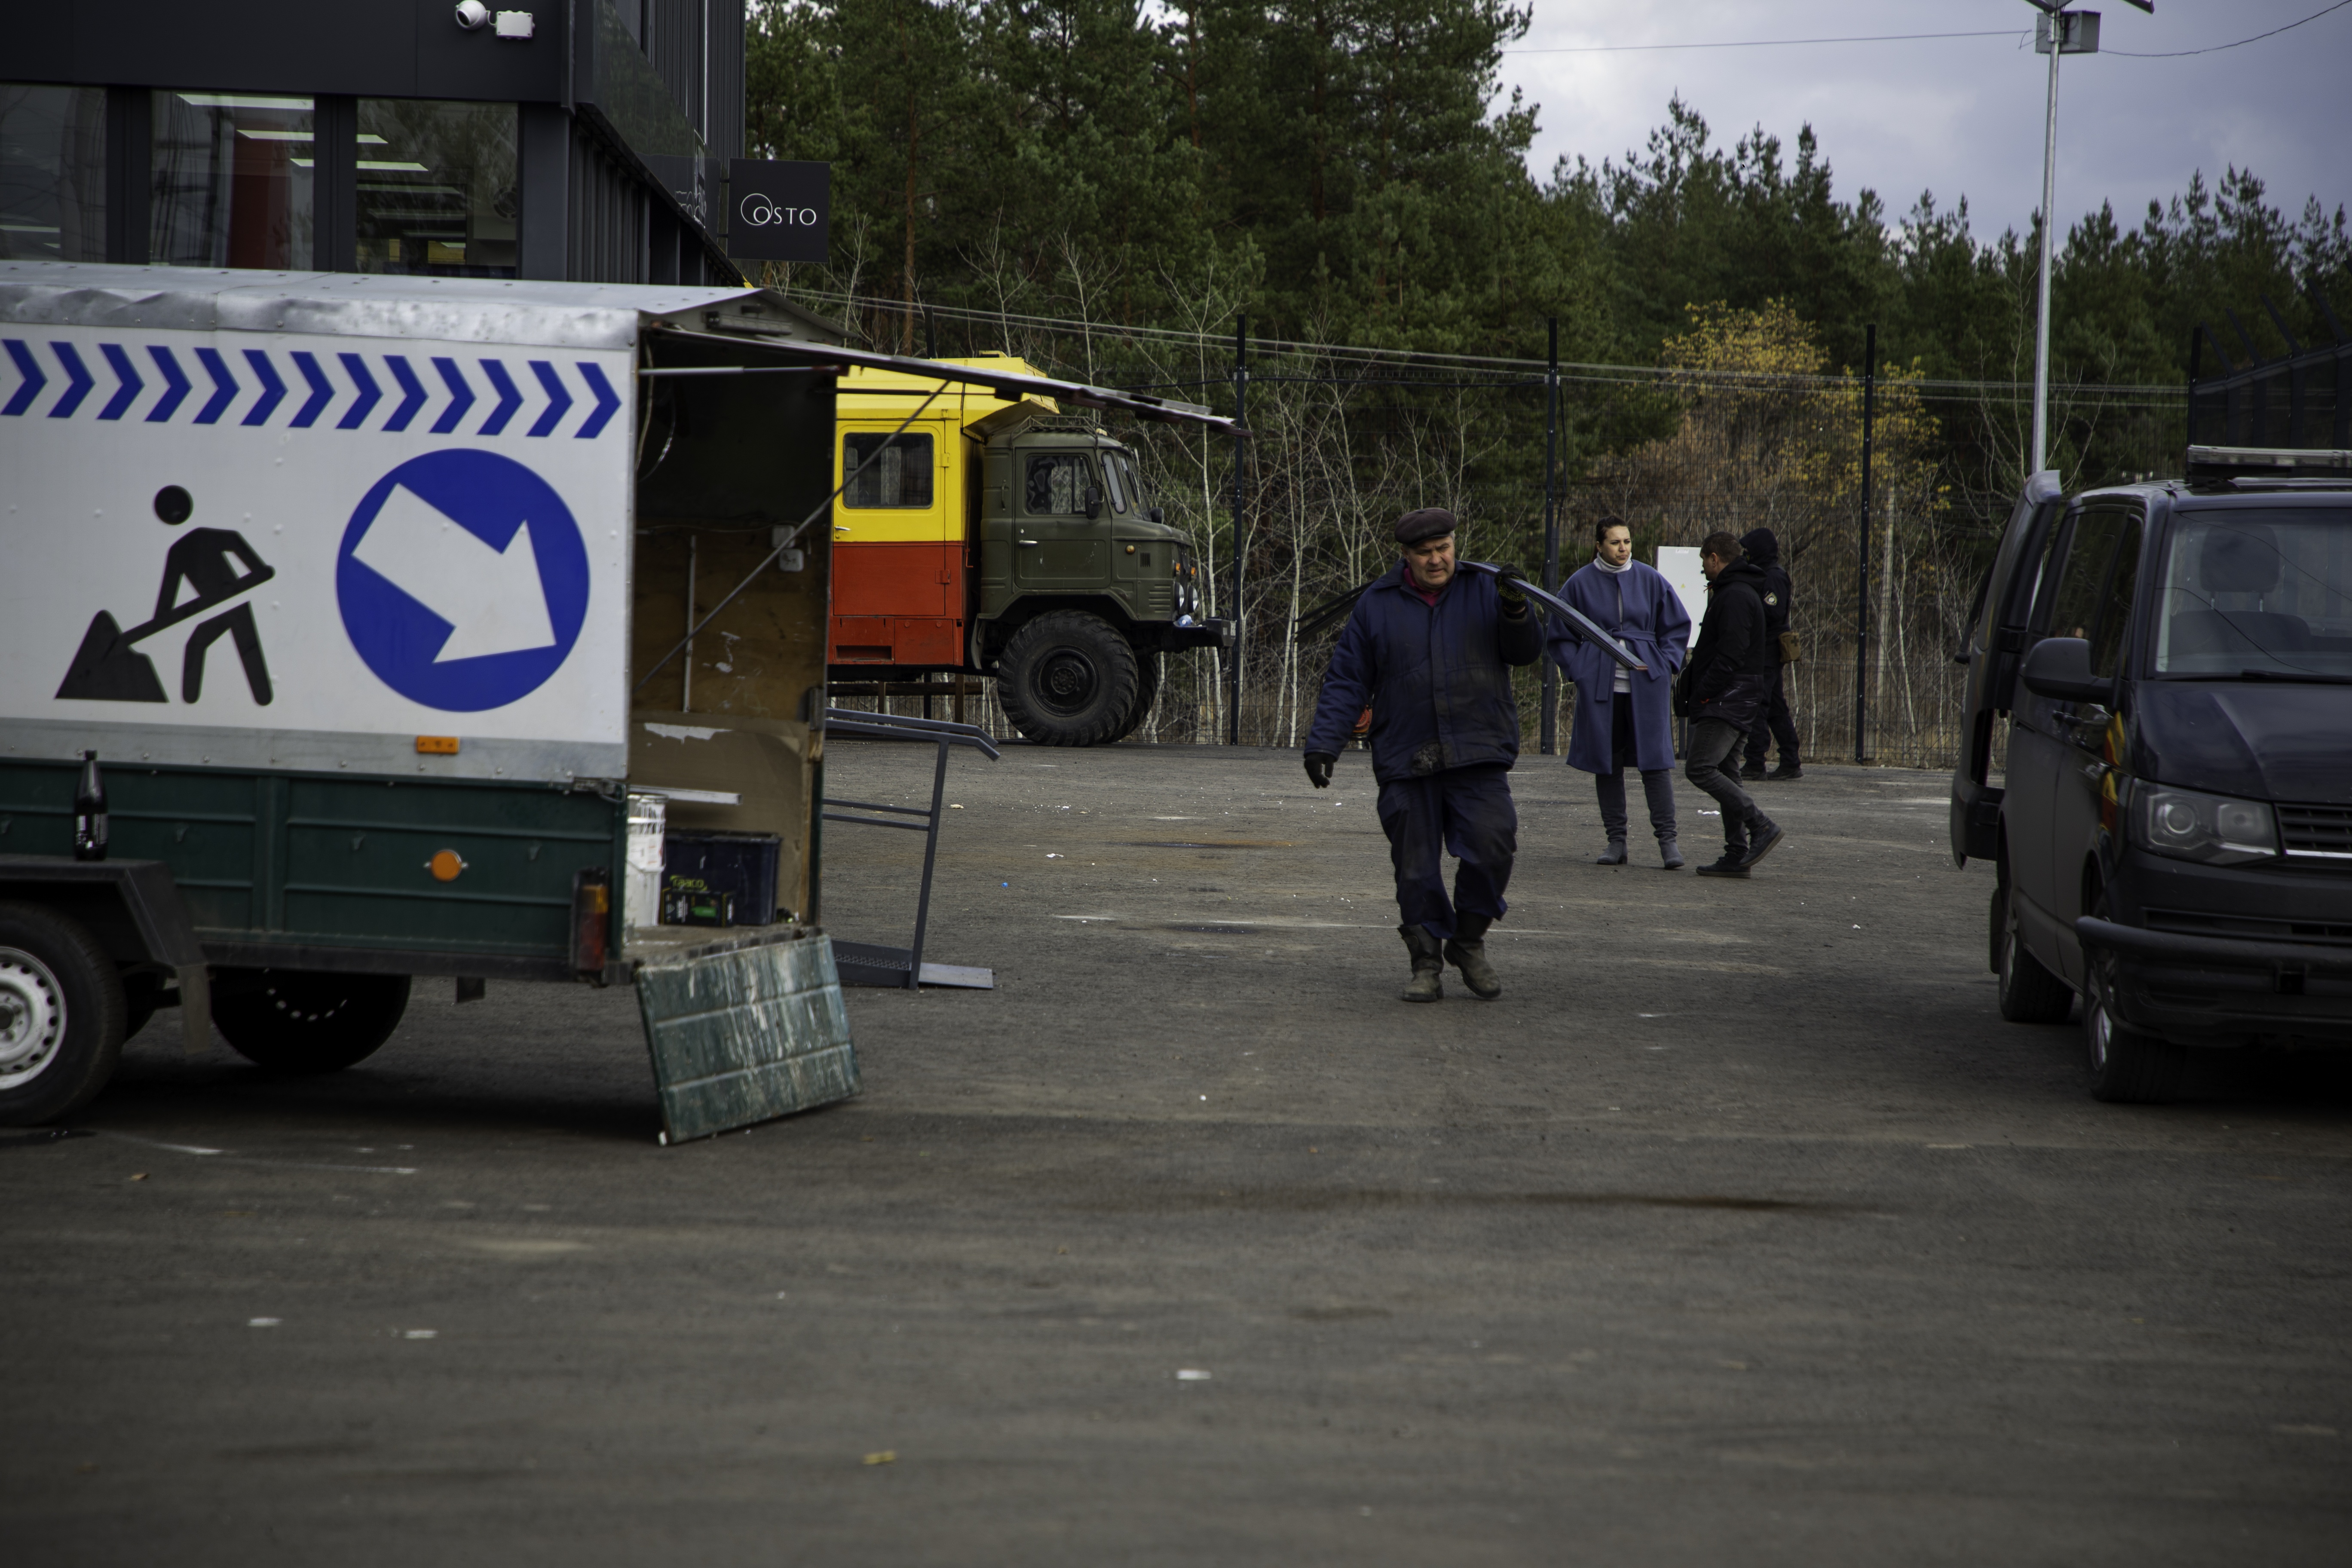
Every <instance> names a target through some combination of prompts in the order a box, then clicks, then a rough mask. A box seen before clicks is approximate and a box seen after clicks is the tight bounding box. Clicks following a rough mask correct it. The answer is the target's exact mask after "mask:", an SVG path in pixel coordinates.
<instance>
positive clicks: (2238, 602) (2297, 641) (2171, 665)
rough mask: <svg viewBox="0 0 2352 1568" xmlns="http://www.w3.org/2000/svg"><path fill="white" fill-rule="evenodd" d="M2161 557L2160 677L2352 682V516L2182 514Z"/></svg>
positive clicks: (2320, 511) (2328, 512)
mask: <svg viewBox="0 0 2352 1568" xmlns="http://www.w3.org/2000/svg"><path fill="white" fill-rule="evenodd" d="M2165 548H2166V555H2165V562H2164V568H2163V573H2162V575H2161V576H2160V578H2159V579H2158V581H2160V582H2161V583H2162V584H2164V586H2163V590H2162V592H2163V595H2164V598H2163V603H2162V605H2161V606H2160V607H2159V610H2158V614H2159V616H2160V618H2159V620H2158V623H2157V630H2156V672H2157V673H2158V675H2187V676H2206V677H2209V678H2210V677H2214V676H2221V677H2226V678H2229V679H2240V678H2242V677H2243V676H2245V675H2246V674H2248V673H2249V672H2252V673H2255V674H2257V675H2263V676H2306V677H2313V678H2321V679H2336V680H2344V679H2352V511H2344V510H2336V509H2332V508H2319V507H2313V508H2308V509H2305V508H2297V509H2294V510H2286V509H2284V508H2282V509H2278V510H2268V509H2246V510H2240V509H2236V508H2231V509H2230V510H2220V509H2214V510H2201V511H2186V512H2182V513H2180V514H2179V515H2178V517H2177V518H2176V520H2175V521H2174V522H2173V525H2172V531H2171V537H2170V539H2169V540H2168V542H2167V543H2166V547H2165Z"/></svg>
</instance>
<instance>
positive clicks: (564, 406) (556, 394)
mask: <svg viewBox="0 0 2352 1568" xmlns="http://www.w3.org/2000/svg"><path fill="white" fill-rule="evenodd" d="M530 368H531V370H532V372H533V373H534V374H537V375H538V377H539V384H540V385H541V386H543V387H545V388H547V408H546V410H545V411H544V412H542V413H541V415H540V416H539V418H538V419H537V420H535V421H534V422H533V423H532V425H531V427H530V431H529V432H528V433H529V434H530V435H533V436H552V435H553V434H555V427H556V426H558V425H561V424H562V423H563V416H565V415H567V414H569V413H571V412H572V394H571V393H570V392H568V391H566V390H565V389H564V385H563V378H562V376H560V375H558V374H555V366H554V365H552V364H551V363H548V362H547V361H546V360H543V359H535V360H533V361H531V362H530Z"/></svg>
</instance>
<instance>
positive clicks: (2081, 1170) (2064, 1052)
mask: <svg viewBox="0 0 2352 1568" xmlns="http://www.w3.org/2000/svg"><path fill="white" fill-rule="evenodd" d="M1514 777H1515V784H1516V788H1517V797H1518V803H1519V808H1520V813H1521V829H1520V839H1521V846H1522V855H1521V858H1520V860H1519V863H1518V868H1517V874H1516V876H1515V878H1514V879H1513V882H1512V886H1511V895H1512V909H1511V912H1510V915H1509V917H1508V918H1507V921H1505V922H1504V923H1503V924H1501V925H1500V926H1498V927H1497V928H1496V931H1495V932H1494V934H1493V936H1492V937H1491V938H1490V942H1489V948H1490V952H1492V953H1493V955H1494V957H1495V960H1496V964H1497V966H1498V968H1499V969H1500V970H1501V972H1502V975H1503V979H1504V984H1505V990H1504V994H1503V995H1502V996H1501V998H1500V999H1498V1000H1496V1001H1494V1002H1491V1003H1482V1002H1479V1001H1476V1000H1475V999H1473V998H1472V997H1470V996H1469V995H1468V994H1466V992H1465V990H1464V988H1463V987H1462V986H1461V984H1460V983H1459V980H1458V978H1457V979H1455V980H1454V981H1452V982H1451V983H1450V984H1449V985H1448V988H1447V989H1448V994H1447V997H1446V1000H1445V1001H1444V1003H1442V1004H1441V1005H1436V1006H1418V1007H1417V1006H1410V1005H1404V1004H1402V1003H1401V1002H1399V1001H1397V1000H1396V999H1395V994H1396V991H1397V989H1398V987H1399V986H1400V985H1401V984H1402V981H1403V979H1404V977H1405V974H1406V970H1407V965H1406V963H1405V952H1404V947H1403V944H1402V942H1400V941H1399V940H1398V938H1397V936H1396V934H1395V930H1394V927H1395V910H1394V905H1393V903H1392V902H1391V897H1390V891H1389V874H1388V864H1387V850H1386V844H1385V841H1384V840H1383V839H1382V838H1381V834H1380V831H1379V827H1378V825H1377V823H1376V822H1375V821H1374V819H1373V816H1372V810H1371V801H1372V791H1371V787H1370V778H1369V773H1368V769H1367V766H1366V760H1365V759H1364V758H1363V757H1361V756H1360V755H1350V756H1349V757H1347V758H1345V759H1343V760H1342V763H1341V766H1340V773H1339V782H1338V785H1337V787H1335V788H1334V789H1333V790H1331V791H1330V792H1328V794H1323V795H1318V794H1317V793H1316V792H1314V791H1312V790H1311V789H1309V788H1308V787H1307V783H1306V780H1305V778H1304V776H1303V775H1302V773H1301V772H1300V770H1299V768H1298V765H1297V758H1296V754H1295V753H1289V752H1257V751H1248V750H1238V751H1236V750H1223V749H1211V748H1201V749H1191V748H1150V747H1136V746H1122V747H1118V748H1115V749H1109V750H1105V751H1097V752H1061V751H1045V750H1041V749H1035V748H1029V747H1024V746H1015V747H1012V748H1008V749H1007V751H1006V752H1005V755H1004V757H1003V761H1002V762H999V763H993V764H992V763H987V762H986V761H985V760H983V759H981V758H979V757H977V756H975V755H971V754H969V753H964V754H959V755H958V756H957V758H956V759H955V761H954V763H952V773H951V775H950V786H949V799H950V801H951V802H953V803H955V804H956V805H959V806H961V809H960V810H957V811H953V812H951V813H950V814H949V815H950V821H949V826H948V828H947V830H946V835H945V838H944V842H943V845H942V848H941V852H940V868H939V884H938V892H937V895H936V898H935V902H934V910H933V924H932V933H931V952H930V954H929V956H930V957H932V958H933V959H935V960H937V961H940V962H944V963H956V964H971V965H986V966H989V967H991V968H992V969H993V970H994V971H995V973H996V976H997V986H996V989H995V990H993V991H990V992H959V991H931V992H926V993H922V994H904V993H894V992H879V991H856V992H853V993H851V1004H850V1013H851V1018H852V1021H853V1025H854V1026H855V1029H856V1040H857V1047H858V1051H859V1056H860V1060H861V1063H862V1066H863V1069H864V1077H865V1089H864V1092H863V1094H862V1095H861V1096H860V1097H859V1098H858V1099H856V1100H853V1101H851V1102H848V1103H846V1104H844V1105H841V1106H838V1107H835V1108H831V1109H827V1110H820V1111H816V1112H814V1113H811V1114H808V1115H804V1116H801V1117H797V1118H793V1119H791V1120H788V1121H779V1122H773V1123H770V1124H767V1125H763V1126H761V1127H759V1128H756V1129H754V1130H752V1131H749V1132H742V1133H735V1134H730V1135H727V1136H724V1137H720V1138H717V1139H714V1140H710V1141H708V1142H698V1143H691V1144H686V1145H682V1146H678V1147H672V1148H664V1147H660V1146H658V1145H657V1144H656V1142H655V1133H656V1125H657V1123H656V1112H655V1108H654V1103H653V1097H652V1091H651V1082H650V1077H649V1074H648V1071H647V1068H646V1058H645V1049H644V1046H643V1042H642V1037H641V1036H640V1033H639V1030H638V1027H637V1022H636V1016H635V1004H634V1000H633V998H632V996H631V994H629V993H628V992H626V991H625V990H620V989H615V990H612V991H605V992H595V991H590V990H586V989H583V988H572V987H558V986H529V985H503V984H496V983H494V984H492V985H491V987H490V990H489V994H488V998H487V999H486V1000H484V1001H481V1002H478V1003H474V1004H470V1005H464V1006H458V1005H456V1004H455V1003H454V1001H453V998H452V995H451V987H450V985H449V983H448V982H446V981H436V982H420V983H419V986H418V992H417V995H416V998H415V1002H414V1003H413V1004H412V1005H411V1008H410V1011H409V1014H408V1016H407V1019H406V1021H405V1022H404V1024H403V1026H402V1027H401V1029H400V1031H399V1032H398V1034H397V1035H396V1036H395V1037H394V1038H393V1040H392V1042H391V1043H390V1044H389V1045H388V1046H386V1047H384V1048H383V1050H382V1051H381V1052H380V1053H378V1054H377V1055H376V1056H375V1057H373V1058H371V1059H370V1060H368V1061H367V1062H365V1063H364V1064H362V1066H360V1067H359V1068H354V1069H352V1071H349V1072H346V1073H343V1074H340V1075H336V1076H335V1077H333V1078H331V1079H273V1078H270V1077H268V1076H266V1075H264V1074H262V1073H261V1072H259V1071H257V1070H256V1069H254V1068H249V1067H247V1066H246V1065H244V1063H243V1062H242V1060H241V1059H240V1058H236V1056H235V1055H233V1054H232V1053H231V1052H229V1051H228V1050H227V1049H226V1047H223V1046H219V1045H217V1044H216V1045H215V1047H214V1048H213V1049H212V1050H210V1051H208V1052H205V1053H200V1054H196V1055H190V1054H188V1053H187V1051H186V1050H185V1048H184V1047H183V1046H182V1044H181V1043H180V1041H179V1038H178V1036H177V1033H176V1029H177V1025H176V1016H175V1015H173V1014H168V1013H167V1014H165V1015H163V1016H162V1018H161V1019H160V1020H159V1021H158V1022H157V1023H156V1024H155V1025H153V1026H151V1027H150V1028H149V1029H148V1030H147V1031H146V1032H145V1033H144V1034H143V1035H142V1037H140V1038H139V1039H137V1040H136V1041H134V1042H133V1043H132V1045H131V1047H130V1049H129V1050H128V1052H127V1053H126V1056H125V1058H124V1063H123V1067H122V1070H121V1074H120V1076H119V1077H118V1079H116V1081H115V1083H114V1085H113V1086H112V1087H111V1088H110V1089H109V1090H108V1092H107V1093H106V1094H105V1095H103V1096H102V1097H101V1098H100V1100H98V1101H97V1102H96V1103H95V1104H93V1105H92V1106H91V1107H90V1108H89V1110H86V1111H85V1112H83V1113H82V1114H81V1115H79V1117H77V1118H76V1119H75V1121H74V1124H73V1132H74V1133H75V1135H74V1136H70V1137H64V1138H52V1137H48V1136H46V1135H42V1134H27V1133H21V1132H11V1133H5V1134H0V1191H5V1194H7V1198H8V1202H7V1204H6V1205H5V1213H4V1214H0V1248H4V1249H5V1250H4V1251H0V1256H5V1259H6V1262H5V1272H0V1280H5V1285H0V1309H5V1310H0V1323H5V1331H0V1367H5V1376H6V1387H7V1395H8V1397H7V1408H8V1419H7V1420H5V1422H0V1542H5V1543H6V1545H5V1558H6V1560H7V1561H8V1562H10V1563H23V1564H26V1565H28V1568H30V1565H35V1564H38V1565H43V1568H46V1565H48V1564H79V1563H106V1564H114V1563H150V1562H156V1561H164V1562H172V1563H193V1564H211V1563H225V1564H226V1563H234V1564H236V1565H238V1568H259V1565H267V1564H278V1563H289V1564H292V1563H300V1564H314V1563H337V1564H378V1563H382V1564H411V1563H435V1564H436V1565H438V1564H472V1563H485V1564H488V1563H497V1564H515V1563H569V1564H580V1563H591V1564H596V1563H647V1562H658V1561H675V1560H690V1561H697V1562H712V1563H827V1564H832V1563H891V1564H910V1563H940V1564H963V1563H1351V1564H1352V1563H1400V1564H1419V1563H1447V1564H1454V1563H1464V1564H1484V1563H1565V1562H1576V1563H1637V1564H1646V1563H1661V1564H1666V1563H1673V1564H1680V1563H1706V1564H1716V1563H1822V1562H1836V1563H2068V1564H2081V1563H2132V1564H2135V1565H2137V1564H2147V1563H2213V1562H2218V1561H2232V1562H2261V1563H2265V1564H2271V1563H2329V1564H2335V1563H2343V1562H2344V1561H2345V1560H2346V1558H2347V1552H2352V1548H2347V1541H2352V1530H2347V1526H2352V1463H2347V1449H2352V1353H2347V1352H2348V1350H2352V1341H2348V1340H2347V1323H2352V1289H2347V1279H2352V1253H2347V1238H2348V1237H2352V1213H2348V1212H2347V1203H2346V1199H2347V1195H2352V1090H2347V1087H2346V1079H2345V1076H2344V1074H2343V1072H2342V1071H2341V1070H2340V1068H2339V1066H2338V1065H2337V1064H2336V1063H2333V1062H2330V1061H2326V1060H2315V1059H2313V1058H2300V1059H2296V1058H2257V1057H2252V1056H2226V1055H2216V1056H2215V1057H2214V1058H2212V1059H2210V1060H2205V1061H2201V1062H2200V1064H2199V1066H2198V1069H2197V1074H2196V1077H2195V1079H2194V1083H2193V1086H2192V1091H2191V1096H2190V1098H2189V1100H2187V1101H2185V1102H2183V1103H2179V1104H2175V1105H2170V1106H2163V1107H2117V1106H2105V1105H2100V1104H2096V1103H2095V1102H2093V1101H2092V1100H2089V1099H2088V1098H2087V1096H2086V1095H2085V1094H2084V1089H2083V1084H2082V1077H2081V1069H2080V1066H2079V1061H2078V1057H2079V1051H2080V1047H2079V1037H2078V1034H2077V1031H2076V1030H2075V1029H2074V1027H2073V1026H2042V1027H2029V1026H2012V1025H2008V1024H2004V1023H2002V1022H2001V1021H2000V1017H1999V1016H1998V1013H1997V1012H1996V1010H1995V1007H1994V996H1993V984H1992V977H1991V976H1990V973H1988V972H1987V971H1986V968H1985V909H1986V902H1987V900H1988V897H1989V895H1990V889H1991V876H1990V869H1989V868H1985V867H1982V866H1971V867H1969V868H1967V869H1966V870H1961V871H1956V870H1955V869H1954V868H1952V866H1951V865H1950V863H1949V861H1948V858H1947V857H1946V853H1945V816H1946V807H1945V795H1944V788H1945V781H1944V780H1943V779H1942V778H1940V777H1938V776H1935V775H1931V774H1924V773H1906V772H1897V771H1891V770H1876V769H1855V768H1810V769H1809V770H1808V776H1807V777H1806V778H1805V779H1803V780H1801V781H1799V782H1797V783H1793V784H1770V785H1762V786H1759V790H1760V791H1762V792H1763V794H1762V798H1763V799H1764V801H1765V802H1766V805H1767V809H1768V810H1769V811H1771V812H1772V813H1773V815H1774V816H1777V817H1778V818H1780V821H1781V822H1782V823H1783V824H1784V825H1785V826H1788V828H1789V829H1790V837H1789V841H1788V843H1787V844H1786V845H1785V846H1784V847H1782V848H1781V849H1780V850H1779V851H1778V852H1777V853H1776V854H1775V855H1774V856H1773V857H1772V858H1770V859H1769V860H1767V861H1766V862H1765V863H1764V865H1763V867H1762V868H1760V869H1759V871H1758V872H1757V874H1756V876H1755V877H1754V878H1753V879H1750V880H1748V881H1747V882H1744V883H1743V882H1709V881H1701V880H1699V879H1696V878H1694V877H1693V876H1692V875H1691V874H1690V873H1689V872H1688V871H1685V872H1682V873H1679V874H1667V873H1665V872H1663V871H1661V870H1660V869H1658V868H1657V867H1656V864H1655V858H1654V855H1652V854H1650V853H1649V852H1648V846H1647V844H1646V843H1645V842H1643V841H1640V840H1637V843H1636V847H1635V855H1634V863H1633V865H1630V866H1627V867H1624V868H1600V867H1596V866H1594V865H1592V864H1591V858H1592V856H1593V855H1594V854H1595V853H1597V852H1598V850H1599V849H1600V847H1601V844H1600V831H1599V818H1598V814H1597V812H1596V811H1595V809H1594V806H1593V804H1592V799H1591V785H1590V781H1589V779H1587V778H1586V776H1585V775H1582V774H1579V773H1569V772H1567V771H1566V770H1564V769H1562V768H1561V767H1560V766H1559V764H1558V763H1557V762H1555V761H1549V760H1543V759H1535V758H1530V759H1528V760H1527V761H1526V762H1524V763H1523V764H1522V766H1521V768H1520V770H1519V771H1518V773H1517V774H1515V775H1514ZM827 782H828V785H829V786H830V788H831V789H832V790H833V792H834V793H835V794H836V795H854V796H856V798H859V799H864V800H883V801H891V800H899V799H904V800H907V801H909V802H912V801H915V800H917V799H919V798H927V797H928V794H929V753H928V752H924V751H922V750H920V749H916V748H901V747H897V746H892V745H887V744H880V743H856V742H837V743H836V744H835V746H834V747H833V748H832V751H831V753H830V756H829V759H828V764H827ZM1679 795H1680V799H1681V805H1682V810H1683V812H1684V815H1685V849H1686V850H1689V851H1693V852H1695V853H1694V859H1695V860H1696V859H1698V858H1703V856H1702V855H1701V854H1699V853H1696V852H1701V851H1705V850H1706V849H1707V848H1708V847H1709V845H1710V840H1711V838H1712V837H1714V836H1715V835H1716V834H1717V832H1718V831H1719V822H1718V819H1717V818H1715V817H1713V816H1700V815H1699V808H1700V807H1702V806H1706V805H1710V804H1711V803H1708V802H1706V800H1704V799H1703V798H1702V797H1700V796H1698V795H1697V794H1696V792H1695V791H1693V790H1690V789H1689V788H1687V787H1684V788H1683V789H1681V790H1680V791H1679ZM1635 809H1636V811H1637V813H1638V811H1639V809H1640V806H1639V802H1638V800H1637V802H1636V805H1635ZM920 847H921V845H920V840H919V839H918V838H917V837H915V836H914V835H911V834H903V835H902V834H886V833H875V832H864V833H861V831H860V830H859V829H856V828H854V827H847V826H838V825H836V826H835V827H834V828H833V829H832V830H831V833H830V837H829V840H828V845H827V855H828V862H827V865H826V868H825V880H824V888H825V910H824V921H825V923H826V924H827V926H828V927H829V928H830V929H832V930H833V931H835V933H836V934H838V935H841V936H843V937H845V938H856V939H861V940H865V941H869V942H904V941H905V939H906V933H907V930H908V925H909V924H910V922H911V920H912V917H913V908H914V880H915V876H916V873H917V871H918V870H919V863H920V860H919V855H920Z"/></svg>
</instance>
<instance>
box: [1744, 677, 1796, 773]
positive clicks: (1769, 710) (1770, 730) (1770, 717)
mask: <svg viewBox="0 0 2352 1568" xmlns="http://www.w3.org/2000/svg"><path fill="white" fill-rule="evenodd" d="M1788 674H1789V667H1788V666H1787V665H1785V664H1776V665H1774V666H1773V667H1772V696H1771V700H1769V702H1767V703H1766V704H1765V706H1764V711H1763V712H1762V713H1760V714H1759V715H1757V718H1756V728H1754V729H1753V730H1750V731H1748V766H1749V767H1751V768H1760V767H1762V766H1763V765H1764V748H1765V746H1766V745H1767V744H1768V743H1769V742H1774V741H1777V742H1780V765H1781V766H1782V767H1784V768H1793V767H1795V766H1796V765H1797V726H1796V722H1795V721H1793V720H1791V719H1790V717H1789V689H1788V682H1787V676H1788Z"/></svg>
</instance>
